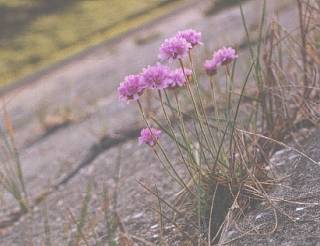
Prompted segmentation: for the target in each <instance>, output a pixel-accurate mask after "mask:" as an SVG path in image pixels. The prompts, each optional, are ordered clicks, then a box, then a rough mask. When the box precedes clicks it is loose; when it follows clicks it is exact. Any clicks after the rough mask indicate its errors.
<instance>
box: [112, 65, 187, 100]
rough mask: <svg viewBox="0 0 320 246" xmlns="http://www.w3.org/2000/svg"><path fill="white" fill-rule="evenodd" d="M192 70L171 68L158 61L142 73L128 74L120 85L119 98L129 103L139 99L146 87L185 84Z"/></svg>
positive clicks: (167, 86)
mask: <svg viewBox="0 0 320 246" xmlns="http://www.w3.org/2000/svg"><path fill="white" fill-rule="evenodd" d="M191 75H192V71H191V70H190V69H188V68H185V69H184V72H183V70H182V69H181V68H180V69H176V70H170V68H169V67H168V66H165V65H162V64H160V63H157V64H156V65H153V66H148V67H147V68H144V69H143V70H142V73H141V74H136V75H129V76H126V77H125V79H124V81H123V82H122V83H120V86H119V87H118V94H119V99H120V100H121V101H125V102H127V103H129V102H130V101H132V100H133V101H134V100H138V99H139V97H140V96H141V95H142V93H143V91H144V90H145V89H157V90H161V89H166V88H168V89H174V88H177V87H181V86H184V85H185V84H186V82H187V78H190V76H191Z"/></svg>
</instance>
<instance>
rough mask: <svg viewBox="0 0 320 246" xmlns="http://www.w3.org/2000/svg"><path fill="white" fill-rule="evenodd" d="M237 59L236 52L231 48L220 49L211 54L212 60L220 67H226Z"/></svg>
mask: <svg viewBox="0 0 320 246" xmlns="http://www.w3.org/2000/svg"><path fill="white" fill-rule="evenodd" d="M237 58H238V55H237V54H236V50H235V49H233V48H232V47H222V48H221V49H219V50H217V51H216V52H215V53H214V54H213V60H215V62H216V63H221V64H222V65H227V64H228V63H230V62H232V61H233V60H235V59H237Z"/></svg>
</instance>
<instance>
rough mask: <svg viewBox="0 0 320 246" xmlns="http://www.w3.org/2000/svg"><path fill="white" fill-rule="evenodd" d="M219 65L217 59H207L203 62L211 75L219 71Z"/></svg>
mask: <svg viewBox="0 0 320 246" xmlns="http://www.w3.org/2000/svg"><path fill="white" fill-rule="evenodd" d="M219 65H220V63H217V61H216V60H215V59H211V60H206V61H205V63H204V64H203V66H204V69H205V70H206V73H207V74H208V75H209V76H212V75H215V74H216V73H217V70H218V67H219Z"/></svg>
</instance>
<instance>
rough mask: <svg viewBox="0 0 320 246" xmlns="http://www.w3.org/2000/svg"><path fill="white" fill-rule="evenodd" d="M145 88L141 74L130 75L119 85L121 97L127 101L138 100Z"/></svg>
mask: <svg viewBox="0 0 320 246" xmlns="http://www.w3.org/2000/svg"><path fill="white" fill-rule="evenodd" d="M143 90H144V87H143V84H142V80H141V75H128V76H126V77H125V79H124V81H123V82H122V83H120V85H119V87H118V95H119V99H120V100H121V101H125V102H127V103H129V101H130V100H138V99H139V97H140V96H141V95H142V93H143Z"/></svg>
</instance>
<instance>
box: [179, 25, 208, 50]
mask: <svg viewBox="0 0 320 246" xmlns="http://www.w3.org/2000/svg"><path fill="white" fill-rule="evenodd" d="M176 37H177V38H183V39H185V40H186V41H187V42H188V43H189V44H191V46H192V47H194V46H196V45H198V44H202V42H201V32H197V31H195V30H193V29H187V30H184V31H180V32H178V34H177V35H176Z"/></svg>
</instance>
